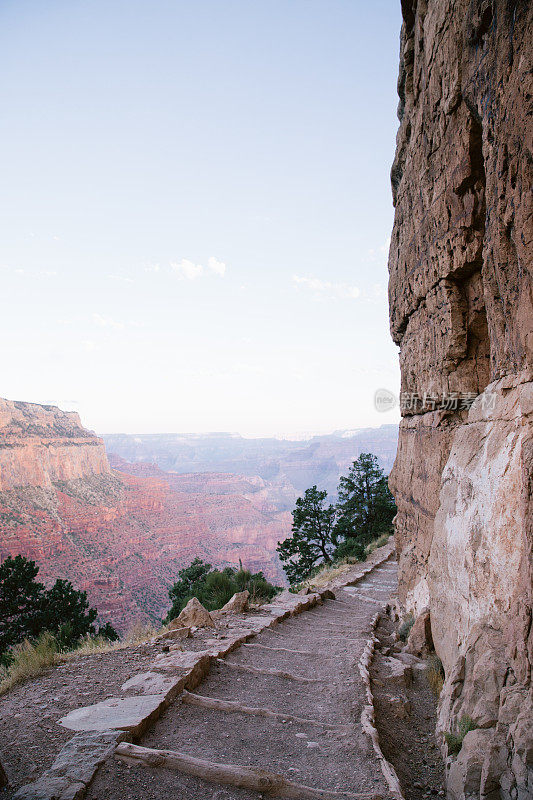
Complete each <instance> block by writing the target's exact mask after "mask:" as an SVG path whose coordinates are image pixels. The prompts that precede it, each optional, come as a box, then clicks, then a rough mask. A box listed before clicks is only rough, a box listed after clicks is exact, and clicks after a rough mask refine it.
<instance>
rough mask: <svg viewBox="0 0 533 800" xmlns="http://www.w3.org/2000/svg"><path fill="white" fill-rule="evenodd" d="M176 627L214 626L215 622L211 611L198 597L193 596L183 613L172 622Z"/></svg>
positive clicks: (173, 626)
mask: <svg viewBox="0 0 533 800" xmlns="http://www.w3.org/2000/svg"><path fill="white" fill-rule="evenodd" d="M170 625H171V626H172V628H173V629H175V628H193V627H196V628H214V627H215V623H214V622H213V618H212V617H211V614H210V613H209V611H208V610H207V609H206V608H204V607H203V605H202V604H201V603H200V601H199V600H198V598H196V597H191V599H190V600H189V602H188V603H187V605H186V606H185V608H184V609H183V611H182V612H181V614H179V615H178V616H177V617H176V619H174V620H172V622H171V623H170Z"/></svg>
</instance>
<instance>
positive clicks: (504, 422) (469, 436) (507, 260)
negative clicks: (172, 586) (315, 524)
mask: <svg viewBox="0 0 533 800" xmlns="http://www.w3.org/2000/svg"><path fill="white" fill-rule="evenodd" d="M402 11H403V18H404V23H403V27H402V40H401V58H400V77H399V82H398V87H399V94H400V107H399V115H400V119H401V125H400V130H399V133H398V139H397V151H396V158H395V161H394V165H393V169H392V185H393V196H394V201H395V206H396V215H395V224H394V231H393V235H392V239H391V249H390V259H389V268H390V292H389V294H390V315H391V330H392V334H393V338H394V340H395V342H396V343H397V344H398V345H400V348H401V355H400V362H401V368H402V392H403V393H404V400H406V401H407V405H406V406H405V408H404V419H403V422H402V424H401V427H400V439H399V449H398V456H397V459H396V462H395V466H394V469H393V472H392V475H391V488H392V490H393V492H394V494H395V496H396V500H397V504H398V516H397V546H398V551H399V555H400V595H401V600H402V601H403V603H404V605H405V606H406V607H407V608H408V609H409V610H414V611H415V612H421V611H423V610H424V608H426V607H429V608H430V611H431V627H432V635H433V640H434V643H435V647H436V649H437V652H438V654H439V655H440V657H441V659H442V661H443V663H444V666H445V670H446V682H445V686H444V690H443V694H442V696H441V701H440V718H439V725H440V729H441V730H442V731H445V730H448V731H454V732H455V731H456V728H457V724H458V721H459V720H460V719H461V717H462V716H463V715H465V714H466V715H469V716H471V717H472V718H473V719H474V721H475V722H476V723H477V724H478V725H479V726H480V730H479V731H475V732H472V733H470V734H468V736H467V737H466V739H465V742H464V744H463V748H462V750H461V753H460V755H459V756H458V757H457V758H450V759H449V763H448V773H447V774H448V788H449V794H450V796H451V797H452V798H454V800H463V798H466V797H467V796H468V797H474V796H475V797H486V798H489V797H490V798H493V797H494V798H496V797H498V798H516V797H520V798H522V797H523V798H526V797H530V796H532V795H533V728H532V723H531V720H532V718H533V689H532V679H531V676H532V667H533V628H532V625H531V619H532V585H533V579H532V576H533V567H532V562H531V553H532V547H533V529H532V514H533V488H532V486H533V475H532V466H533V458H532V455H533V383H532V369H533V264H532V242H533V230H532V221H533V212H532V203H531V183H532V181H531V178H532V144H533V143H532V133H533V131H532V125H531V98H532V95H533V86H532V63H531V41H532V40H533V6H532V5H531V3H528V2H526V1H525V0H514V1H509V0H452V1H451V2H448V3H438V2H427V0H402ZM414 396H417V397H418V402H416V403H413V397H414ZM472 400H475V402H474V403H473V405H472V407H471V408H470V409H469V405H470V404H471V403H472Z"/></svg>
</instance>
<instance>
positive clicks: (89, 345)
mask: <svg viewBox="0 0 533 800" xmlns="http://www.w3.org/2000/svg"><path fill="white" fill-rule="evenodd" d="M82 344H83V349H84V350H85V352H86V353H94V351H95V350H98V347H97V345H96V342H93V341H92V340H91V339H86V340H85V341H84V342H83V343H82Z"/></svg>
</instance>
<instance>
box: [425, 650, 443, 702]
mask: <svg viewBox="0 0 533 800" xmlns="http://www.w3.org/2000/svg"><path fill="white" fill-rule="evenodd" d="M426 678H427V680H428V683H429V685H430V687H431V689H432V691H433V693H434V694H435V696H436V697H440V693H441V691H442V687H443V685H444V678H445V675H444V667H443V666H442V661H441V660H440V658H439V657H438V655H436V654H435V653H433V654H432V655H430V656H429V658H428V661H427V667H426Z"/></svg>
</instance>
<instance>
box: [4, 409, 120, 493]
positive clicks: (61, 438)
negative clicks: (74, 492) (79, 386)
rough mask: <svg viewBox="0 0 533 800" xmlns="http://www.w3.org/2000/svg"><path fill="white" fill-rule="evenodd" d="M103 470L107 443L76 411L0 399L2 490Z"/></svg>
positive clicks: (106, 466)
mask: <svg viewBox="0 0 533 800" xmlns="http://www.w3.org/2000/svg"><path fill="white" fill-rule="evenodd" d="M105 474H110V468H109V464H108V462H107V457H106V454H105V448H104V443H103V442H102V440H101V439H98V438H97V437H96V436H94V435H93V434H91V433H90V432H89V431H87V430H85V428H83V427H82V425H81V422H80V418H79V416H78V415H77V414H76V413H74V412H66V411H61V410H60V409H59V408H56V407H55V406H39V405H37V404H36V403H19V402H11V401H9V400H2V399H1V398H0V491H6V490H8V489H12V488H14V487H15V486H40V487H47V488H50V487H51V485H52V483H53V482H56V481H71V480H76V479H78V478H83V477H85V476H87V475H105Z"/></svg>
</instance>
